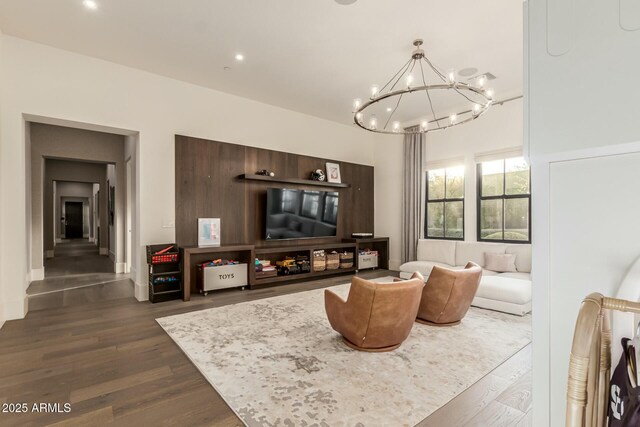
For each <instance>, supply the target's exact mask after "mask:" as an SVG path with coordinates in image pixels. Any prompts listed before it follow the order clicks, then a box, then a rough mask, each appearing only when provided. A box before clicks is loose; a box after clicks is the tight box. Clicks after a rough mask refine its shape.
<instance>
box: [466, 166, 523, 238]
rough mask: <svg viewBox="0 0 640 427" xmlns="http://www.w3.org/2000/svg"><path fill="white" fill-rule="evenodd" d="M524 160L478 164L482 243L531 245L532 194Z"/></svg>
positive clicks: (479, 233)
mask: <svg viewBox="0 0 640 427" xmlns="http://www.w3.org/2000/svg"><path fill="white" fill-rule="evenodd" d="M530 181H531V178H530V173H529V166H528V165H527V162H525V160H524V159H523V158H522V157H516V158H512V159H506V160H496V161H491V162H484V163H480V164H478V196H479V197H478V240H483V241H489V242H513V243H529V242H531V221H530V216H531V190H530Z"/></svg>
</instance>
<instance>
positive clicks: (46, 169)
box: [26, 119, 137, 298]
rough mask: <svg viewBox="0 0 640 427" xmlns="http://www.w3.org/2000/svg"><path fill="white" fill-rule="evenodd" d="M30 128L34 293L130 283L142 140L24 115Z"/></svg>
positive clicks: (30, 236) (29, 291)
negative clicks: (137, 166) (139, 143)
mask: <svg viewBox="0 0 640 427" xmlns="http://www.w3.org/2000/svg"><path fill="white" fill-rule="evenodd" d="M26 126H27V129H28V131H27V132H26V138H27V141H26V142H27V152H28V153H29V154H30V156H29V159H28V161H27V166H28V167H27V174H28V178H30V179H29V180H28V182H30V186H31V188H30V190H31V197H30V198H28V203H29V204H30V205H29V206H28V212H31V221H30V224H29V227H28V231H29V232H28V236H27V239H28V243H29V244H28V247H29V255H30V284H29V286H28V288H27V294H28V296H29V298H32V297H36V296H40V295H43V294H51V293H55V292H61V291H65V290H69V289H75V288H79V287H85V286H97V285H100V286H108V285H109V284H113V283H118V282H121V281H123V280H124V281H127V282H128V283H130V284H132V283H133V282H131V281H130V280H129V274H128V273H129V271H131V264H132V262H133V259H134V258H135V256H132V254H131V248H132V247H134V246H133V245H131V243H130V242H131V240H132V238H131V236H130V234H133V232H135V225H134V224H132V220H131V219H132V218H134V217H136V214H135V208H136V203H135V192H134V191H133V190H134V188H135V185H136V183H135V181H133V179H135V177H132V173H131V170H132V169H134V168H135V161H136V160H137V157H136V152H137V149H136V144H137V138H131V137H130V134H131V133H125V132H109V130H111V129H106V128H101V127H98V126H90V125H80V126H78V124H76V123H69V122H60V121H57V120H51V119H44V120H41V119H35V120H28V119H27V122H26ZM125 158H126V159H127V161H126V162H125ZM132 296H133V286H132Z"/></svg>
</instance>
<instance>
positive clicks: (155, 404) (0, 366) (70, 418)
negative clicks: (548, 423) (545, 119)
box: [0, 271, 531, 426]
mask: <svg viewBox="0 0 640 427" xmlns="http://www.w3.org/2000/svg"><path fill="white" fill-rule="evenodd" d="M389 274H390V273H389V272H388V271H375V272H367V273H364V274H361V275H362V276H364V277H368V278H374V277H381V276H387V275H389ZM347 281H349V276H341V277H336V278H326V279H323V280H319V281H316V282H307V283H297V284H288V285H281V286H277V287H272V288H264V289H257V290H248V291H239V290H225V291H220V292H216V293H212V294H209V296H207V297H201V296H199V295H194V297H193V299H192V300H191V301H190V302H187V303H185V302H182V301H181V300H176V301H170V302H166V303H161V304H150V303H139V302H137V301H136V300H135V299H134V298H133V297H132V290H131V286H132V285H131V282H130V281H128V280H123V281H119V282H117V283H111V284H109V285H98V286H91V287H86V288H80V289H72V290H67V291H62V292H56V293H52V294H45V295H39V296H35V297H31V298H30V306H31V310H30V312H29V314H28V315H27V317H26V319H23V320H17V321H10V322H7V323H6V324H5V326H4V327H3V328H2V329H1V330H0V405H2V404H3V403H27V404H28V406H29V409H31V406H32V405H33V404H34V403H59V404H61V405H63V404H64V403H70V404H71V412H69V413H38V412H29V413H22V414H8V413H0V425H2V426H49V425H55V426H67V425H69V426H71V425H117V426H128V425H132V426H133V425H135V426H201V425H202V426H205V425H206V426H240V425H242V423H241V421H240V420H239V419H238V418H237V417H236V416H235V414H234V413H233V412H232V411H231V409H229V407H228V406H227V405H226V403H225V402H224V401H223V400H222V398H221V397H220V396H219V395H218V393H217V392H216V391H215V390H214V389H213V388H212V387H211V385H210V384H209V383H208V382H207V381H206V380H205V379H204V377H202V375H200V373H199V372H198V371H197V369H196V368H195V367H194V365H193V364H192V363H191V362H190V361H189V360H188V359H187V357H186V356H185V355H184V354H183V353H182V351H181V350H180V349H179V348H178V346H177V345H176V344H175V343H174V342H173V341H172V340H171V339H170V338H169V336H168V335H167V334H165V333H164V331H163V330H162V329H161V328H160V327H159V326H158V324H157V323H156V322H155V319H156V318H158V317H163V316H168V315H173V314H180V313H184V312H188V311H195V310H201V309H205V308H211V307H217V306H222V305H226V304H233V303H238V302H243V301H249V300H254V299H260V298H267V297H271V296H277V295H284V294H289V293H293V292H300V291H304V290H309V289H318V288H322V287H327V286H332V285H335V284H340V283H345V282H347ZM529 347H530V346H529ZM529 347H527V348H525V349H524V350H522V351H521V352H520V353H518V354H517V355H515V356H514V357H512V358H511V359H510V360H509V361H507V362H505V364H503V365H502V366H501V367H499V368H498V369H496V371H494V372H493V373H492V374H490V376H488V377H485V378H488V379H487V380H484V379H483V380H481V381H479V382H478V383H476V384H475V385H474V386H472V387H471V388H470V389H468V390H467V391H465V392H464V393H462V394H461V395H460V396H458V397H457V398H456V399H454V400H453V401H451V402H450V403H449V404H447V405H446V406H444V407H443V408H441V409H440V410H438V411H437V412H436V413H434V414H433V415H432V416H431V417H429V418H427V419H426V420H424V421H423V422H422V423H421V424H420V425H423V426H436V425H446V426H456V425H504V426H507V425H516V422H519V423H520V424H518V425H523V426H524V425H527V424H526V423H527V419H528V415H527V414H528V413H529V408H530V399H529V396H530V384H529V382H530V358H531V356H530V348H529ZM527 349H528V350H527ZM527 375H529V376H527ZM465 396H466V397H465ZM505 408H506V409H505ZM452 415H455V416H453V417H452ZM455 420H457V421H459V422H460V423H459V424H458V423H457V422H456V421H455ZM487 420H498V421H499V423H498V424H486V423H485V422H486V421H487ZM452 421H453V422H452Z"/></svg>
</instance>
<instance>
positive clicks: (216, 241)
mask: <svg viewBox="0 0 640 427" xmlns="http://www.w3.org/2000/svg"><path fill="white" fill-rule="evenodd" d="M198 246H220V218H198Z"/></svg>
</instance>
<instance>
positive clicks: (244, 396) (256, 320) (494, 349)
mask: <svg viewBox="0 0 640 427" xmlns="http://www.w3.org/2000/svg"><path fill="white" fill-rule="evenodd" d="M378 280H384V279H378ZM331 289H332V290H333V291H335V292H337V293H338V294H340V295H341V296H343V297H346V296H347V294H348V292H349V285H348V284H345V285H339V286H335V287H332V288H331ZM323 293H324V289H318V290H311V291H306V292H300V293H296V294H291V295H285V296H279V297H273V298H268V299H261V300H257V301H251V302H244V303H240V304H235V305H228V306H224V307H219V308H213V309H207V310H201V311H195V312H191V313H186V314H180V315H176V316H169V317H163V318H160V319H157V321H158V323H159V324H160V325H161V326H162V327H163V328H164V330H165V331H166V332H167V333H168V334H169V336H170V337H171V338H172V339H173V340H174V341H175V342H176V343H177V344H178V346H180V348H181V349H182V350H183V351H184V353H185V354H186V355H187V356H188V357H189V359H191V361H192V362H193V363H194V364H195V365H196V367H197V368H198V369H199V370H200V372H201V373H202V374H203V375H204V376H205V377H206V378H207V380H208V381H209V382H210V383H211V385H212V386H213V387H214V388H215V389H216V390H217V391H218V393H219V394H220V395H221V396H222V398H223V399H224V400H225V401H226V402H227V403H228V404H229V406H230V407H231V408H232V409H233V411H234V412H235V413H236V414H237V415H238V416H239V417H240V418H241V419H242V421H243V422H244V423H245V424H246V425H248V426H251V427H253V426H312V425H313V426H380V425H393V426H396V425H398V426H400V425H404V426H413V425H415V424H416V423H418V422H420V421H421V420H423V419H424V418H425V417H427V416H428V415H429V414H431V413H432V412H434V411H435V410H436V409H438V408H439V407H441V406H443V405H444V404H446V403H447V402H448V401H449V400H451V399H452V398H453V397H455V396H456V395H458V394H459V393H461V392H462V391H464V390H465V389H466V388H468V387H469V386H470V385H472V384H473V383H474V382H476V381H478V380H479V379H480V378H482V377H483V376H485V375H486V374H488V373H489V372H490V371H492V370H493V369H494V368H496V367H497V366H498V365H500V364H501V363H502V362H503V361H505V360H506V359H508V358H509V357H510V356H512V355H513V354H515V353H516V352H517V351H518V350H520V349H522V348H523V347H524V346H526V345H527V344H528V343H529V342H530V341H531V326H530V324H531V318H530V316H525V317H519V316H513V315H509V314H505V313H499V312H495V311H489V310H483V309H479V308H471V310H469V313H468V314H467V316H466V317H465V319H464V321H463V322H462V324H460V325H458V326H455V327H449V328H439V327H433V326H427V325H422V324H417V323H416V324H415V325H414V327H413V330H412V331H411V335H410V336H409V338H408V339H407V340H406V341H405V342H404V344H403V345H402V346H401V347H400V348H399V349H398V350H395V351H393V352H388V353H365V352H359V351H356V350H352V349H350V348H349V347H347V346H346V345H345V344H344V343H343V342H342V340H341V338H340V336H339V335H338V334H337V333H336V332H335V331H333V329H331V326H330V325H329V322H328V320H327V318H326V315H325V312H324V296H323Z"/></svg>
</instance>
